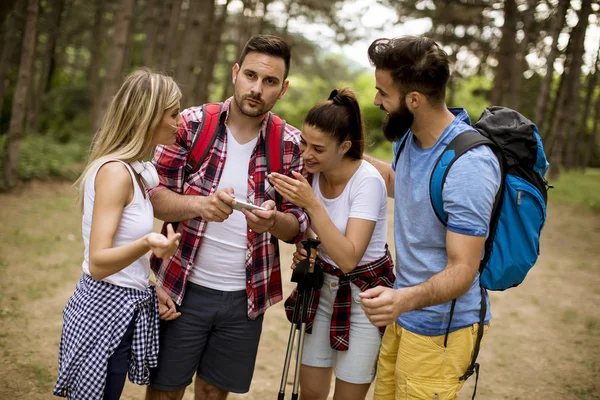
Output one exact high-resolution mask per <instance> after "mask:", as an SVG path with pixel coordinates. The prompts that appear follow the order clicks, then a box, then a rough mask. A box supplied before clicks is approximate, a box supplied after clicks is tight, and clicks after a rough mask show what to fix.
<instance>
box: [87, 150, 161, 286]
mask: <svg viewBox="0 0 600 400" xmlns="http://www.w3.org/2000/svg"><path fill="white" fill-rule="evenodd" d="M110 161H119V162H120V163H121V164H123V165H125V166H126V167H127V170H128V171H129V174H130V175H131V179H132V181H133V200H132V201H131V203H129V204H128V205H127V206H126V207H125V208H124V209H123V214H122V215H121V221H120V222H119V227H118V228H117V231H116V233H115V237H114V239H113V247H119V246H123V245H125V244H128V243H131V242H133V241H135V240H137V239H139V238H141V237H143V236H145V235H147V234H149V233H151V232H152V230H153V228H154V212H153V209H152V203H151V202H150V198H149V197H148V196H147V195H146V196H144V193H143V192H142V189H141V188H140V185H139V184H138V182H137V180H136V179H135V175H134V173H133V170H132V168H131V167H130V166H129V164H127V163H125V162H123V161H120V160H108V161H106V162H105V163H103V164H101V165H99V166H98V168H97V169H96V171H94V172H93V174H92V175H90V176H89V178H88V179H87V180H86V182H85V192H84V197H83V218H82V223H81V232H82V235H83V244H84V246H85V250H84V259H83V265H82V267H83V272H85V273H86V274H88V275H89V274H90V264H89V261H90V232H91V227H92V214H93V211H94V198H95V194H96V193H95V190H94V183H95V181H96V175H97V174H98V170H99V169H100V167H101V166H102V165H104V164H106V163H107V162H110ZM149 279H150V260H149V258H148V254H144V255H143V256H142V257H140V258H138V259H137V260H135V261H134V262H133V263H131V264H130V265H128V266H127V267H125V268H123V269H122V270H120V271H119V272H117V273H114V274H112V275H110V276H107V277H106V278H104V279H102V280H103V281H104V282H108V283H111V284H113V285H117V286H122V287H128V288H133V289H140V290H145V289H146V288H147V287H148V282H149Z"/></svg>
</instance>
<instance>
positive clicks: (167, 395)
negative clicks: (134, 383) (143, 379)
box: [146, 386, 185, 400]
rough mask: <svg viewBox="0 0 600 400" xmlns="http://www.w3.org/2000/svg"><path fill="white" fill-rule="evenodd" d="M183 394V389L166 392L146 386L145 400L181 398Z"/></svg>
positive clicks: (176, 399) (177, 399)
mask: <svg viewBox="0 0 600 400" xmlns="http://www.w3.org/2000/svg"><path fill="white" fill-rule="evenodd" d="M184 394H185V389H180V390H175V391H168V392H167V391H163V390H158V389H154V388H152V387H150V386H148V387H147V388H146V400H181V399H183V395H184Z"/></svg>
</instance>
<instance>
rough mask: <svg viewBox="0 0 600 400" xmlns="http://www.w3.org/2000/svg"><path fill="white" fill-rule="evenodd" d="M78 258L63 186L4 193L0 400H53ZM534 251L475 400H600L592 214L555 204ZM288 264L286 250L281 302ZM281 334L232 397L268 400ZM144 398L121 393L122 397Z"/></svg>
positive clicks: (497, 324) (132, 391)
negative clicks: (241, 392)
mask: <svg viewBox="0 0 600 400" xmlns="http://www.w3.org/2000/svg"><path fill="white" fill-rule="evenodd" d="M390 210H391V208H390ZM390 215H391V214H390ZM390 221H391V219H390ZM388 240H389V242H390V243H392V234H391V226H390V232H389V236H388ZM81 250H82V242H81V237H80V217H79V214H78V212H77V210H74V209H73V205H72V192H71V191H70V189H69V186H68V185H66V184H34V185H28V186H26V187H24V188H22V189H19V190H18V191H17V192H15V193H13V194H11V195H0V399H33V400H36V399H51V398H53V397H52V396H51V395H50V392H51V389H52V386H53V384H54V379H55V378H56V357H57V348H58V340H59V337H60V329H61V323H62V315H61V313H62V308H63V307H64V305H65V303H66V301H67V299H68V297H69V296H70V295H71V294H72V292H73V288H74V285H75V283H76V281H77V279H78V277H79V276H80V274H81ZM541 250H542V256H541V258H540V261H539V263H538V265H537V266H536V267H535V268H534V269H533V270H532V272H531V273H530V276H529V277H528V278H527V280H526V282H525V283H523V284H522V285H521V286H519V287H518V288H516V289H511V290H510V291H508V292H502V293H493V294H492V313H493V319H492V328H491V330H490V333H489V335H488V338H487V341H486V342H485V345H484V347H483V349H482V353H481V356H480V362H481V376H480V380H479V386H478V398H480V399H492V400H495V399H538V398H543V399H600V308H599V307H600V214H593V213H590V212H587V211H584V210H581V209H579V208H575V207H572V206H566V205H560V204H551V206H550V209H549V220H548V225H547V227H546V228H545V231H544V237H543V241H542V247H541ZM290 259H291V246H288V245H284V246H283V248H282V260H283V264H284V266H286V267H284V282H286V283H285V287H284V292H285V294H286V295H287V294H288V293H289V292H290V290H291V288H292V285H291V284H290V283H288V282H289V269H287V264H288V263H289V260H290ZM288 333H289V324H288V323H287V321H286V320H285V318H284V317H283V310H282V305H281V303H280V304H278V305H276V306H274V307H272V308H271V309H270V310H269V311H268V312H267V315H266V319H265V325H264V329H263V336H262V339H261V344H260V349H259V355H258V360H257V367H256V372H255V377H254V381H253V383H252V387H251V391H250V393H249V394H248V395H246V396H238V395H232V396H230V398H232V399H238V398H240V399H241V398H247V399H261V400H262V399H275V398H276V396H277V391H278V389H279V381H280V378H281V368H282V364H283V359H284V357H285V346H286V342H287V336H288ZM473 383H474V379H473V378H471V379H470V380H469V382H468V383H467V385H466V386H465V389H464V390H463V391H462V394H461V397H460V398H461V399H468V398H470V395H471V388H472V384H473ZM287 392H288V393H290V392H291V388H290V387H289V386H288V389H287ZM143 393H144V390H143V388H140V387H137V386H135V385H131V384H128V385H127V386H126V389H125V392H124V396H123V398H124V399H142V398H143ZM288 397H289V395H288ZM186 399H188V400H189V399H193V395H192V391H191V390H189V391H188V393H187V394H186Z"/></svg>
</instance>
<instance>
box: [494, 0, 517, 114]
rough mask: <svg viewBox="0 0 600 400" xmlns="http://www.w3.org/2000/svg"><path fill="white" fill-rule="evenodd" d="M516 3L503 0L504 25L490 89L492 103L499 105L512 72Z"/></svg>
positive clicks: (508, 87) (504, 98) (504, 97)
mask: <svg viewBox="0 0 600 400" xmlns="http://www.w3.org/2000/svg"><path fill="white" fill-rule="evenodd" d="M517 18H518V17H517V3H516V2H515V0H505V1H504V25H502V38H501V39H500V44H499V46H498V47H499V48H498V66H497V67H496V76H495V79H494V87H493V89H492V96H491V103H492V105H501V104H503V103H504V101H505V100H506V99H507V95H508V94H509V93H508V92H509V90H510V89H511V88H510V86H509V82H510V80H511V77H512V76H513V74H514V70H515V65H516V64H515V63H516V61H515V60H514V55H515V54H516V49H517V42H516V41H515V38H516V35H517Z"/></svg>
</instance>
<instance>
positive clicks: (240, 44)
mask: <svg viewBox="0 0 600 400" xmlns="http://www.w3.org/2000/svg"><path fill="white" fill-rule="evenodd" d="M250 7H251V0H242V9H241V11H240V14H239V15H238V24H237V26H238V40H237V46H236V50H235V62H236V63H237V62H238V61H239V57H240V54H241V53H242V50H243V49H244V45H245V44H246V42H247V41H248V39H250V36H249V34H248V33H249V31H250V28H249V26H248V25H249V23H248V18H249V17H247V16H246V13H248V12H250V11H247V10H250ZM226 68H227V67H226ZM229 71H230V70H229V68H228V69H227V72H228V73H227V74H226V76H227V78H226V79H225V81H224V82H223V88H222V90H221V96H220V98H221V99H226V98H227V97H229V95H230V94H231V93H232V92H233V82H232V80H231V75H230V74H231V72H229Z"/></svg>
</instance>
